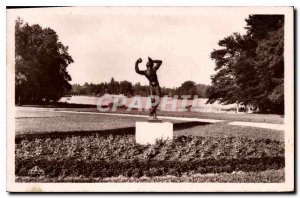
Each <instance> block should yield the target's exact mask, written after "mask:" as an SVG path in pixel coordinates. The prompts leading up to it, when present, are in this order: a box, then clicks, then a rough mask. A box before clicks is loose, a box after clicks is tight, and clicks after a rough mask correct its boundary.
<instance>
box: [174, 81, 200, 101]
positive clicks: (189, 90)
mask: <svg viewBox="0 0 300 198" xmlns="http://www.w3.org/2000/svg"><path fill="white" fill-rule="evenodd" d="M177 92H178V95H191V97H194V95H196V93H197V88H196V83H195V82H193V81H185V82H184V83H182V84H181V86H180V87H179V88H178V90H177Z"/></svg>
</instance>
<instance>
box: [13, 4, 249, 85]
mask: <svg viewBox="0 0 300 198" xmlns="http://www.w3.org/2000/svg"><path fill="white" fill-rule="evenodd" d="M249 14H251V13H249V12H247V10H245V9H242V10H240V9H234V8H230V7H229V8H221V7H218V8H203V7H202V8H201V7H200V8H199V7H193V8H191V7H186V8H178V7H169V8H167V7H159V8H155V7H148V8H138V7H127V8H126V7H123V8H120V7H115V8H113V7H93V8H91V7H81V8H80V7H73V8H39V9H36V8H35V9H17V10H8V15H7V16H8V22H9V23H14V20H15V19H16V18H17V17H18V16H19V17H21V18H22V19H23V20H24V21H25V22H28V23H29V24H39V25H41V26H42V27H50V28H52V29H54V30H55V31H56V32H57V34H58V36H59V40H60V41H61V42H62V43H63V44H64V45H67V46H69V54H70V55H71V56H72V57H73V59H74V63H72V64H70V65H69V66H68V72H69V74H70V75H71V77H72V81H71V83H72V84H73V83H78V84H81V85H82V84H84V83H85V82H88V83H100V82H109V81H110V79H111V78H112V77H113V78H114V79H115V80H117V81H122V80H128V81H130V82H132V83H137V82H140V83H141V84H148V82H147V79H146V78H145V77H144V76H140V75H138V74H137V73H135V69H134V65H135V61H136V60H137V59H138V58H142V59H143V62H142V63H141V64H140V69H141V70H143V69H145V68H146V66H145V64H146V62H147V59H148V56H149V57H151V58H152V59H159V60H162V61H163V64H162V65H161V67H160V69H159V70H158V72H157V75H158V80H159V82H160V85H161V86H162V87H163V86H165V87H170V88H172V87H178V86H180V85H181V84H182V83H183V82H184V81H187V80H192V81H194V82H196V83H201V84H207V85H210V84H211V79H210V78H211V75H213V74H214V73H215V71H214V67H215V63H214V61H213V60H212V59H210V53H211V52H212V51H213V49H218V48H219V47H218V45H217V43H218V41H219V40H221V39H223V38H224V37H226V36H229V35H231V34H232V33H233V32H239V33H245V29H244V27H245V25H246V22H245V18H247V17H248V15H249Z"/></svg>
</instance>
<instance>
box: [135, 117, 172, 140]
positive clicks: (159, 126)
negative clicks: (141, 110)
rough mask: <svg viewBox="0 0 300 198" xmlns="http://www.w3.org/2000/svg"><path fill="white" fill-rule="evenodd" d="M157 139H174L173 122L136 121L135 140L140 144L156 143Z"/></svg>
mask: <svg viewBox="0 0 300 198" xmlns="http://www.w3.org/2000/svg"><path fill="white" fill-rule="evenodd" d="M157 139H163V140H166V139H169V140H172V139H173V123H170V122H136V123H135V140H136V143H138V144H154V143H155V141H156V140H157Z"/></svg>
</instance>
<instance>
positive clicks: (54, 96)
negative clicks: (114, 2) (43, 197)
mask: <svg viewBox="0 0 300 198" xmlns="http://www.w3.org/2000/svg"><path fill="white" fill-rule="evenodd" d="M6 11H7V35H6V36H7V52H6V53H7V98H8V99H7V190H8V191H10V192H24V191H30V192H61V191H65V192H221V191H222V192H225V191H227V192H277V191H284V192H291V191H294V40H293V39H294V36H293V33H294V27H293V23H294V18H293V17H294V8H293V7H27V8H26V7H21V8H20V7H7V8H6Z"/></svg>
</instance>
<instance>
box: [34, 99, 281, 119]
mask: <svg viewBox="0 0 300 198" xmlns="http://www.w3.org/2000/svg"><path fill="white" fill-rule="evenodd" d="M29 107H32V105H29ZM35 107H40V108H52V109H57V110H62V111H66V110H67V111H77V112H99V111H98V109H97V107H96V106H93V105H78V104H65V103H58V104H55V105H35ZM109 113H125V114H135V115H148V114H149V112H147V111H138V110H136V109H133V110H132V111H126V109H122V108H118V109H117V111H115V112H112V111H109ZM158 115H161V116H176V117H193V118H204V119H217V120H228V121H243V122H265V123H274V124H283V123H284V116H283V115H277V114H258V113H239V114H235V113H210V112H168V111H158Z"/></svg>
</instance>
